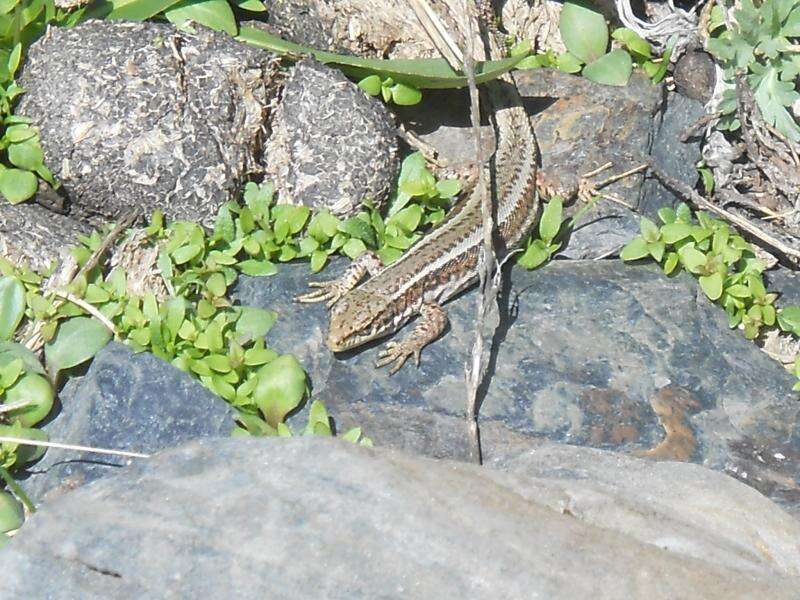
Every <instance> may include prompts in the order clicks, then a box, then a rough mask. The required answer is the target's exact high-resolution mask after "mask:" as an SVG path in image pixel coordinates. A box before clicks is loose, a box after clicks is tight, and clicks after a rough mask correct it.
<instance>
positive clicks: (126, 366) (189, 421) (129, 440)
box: [21, 342, 234, 502]
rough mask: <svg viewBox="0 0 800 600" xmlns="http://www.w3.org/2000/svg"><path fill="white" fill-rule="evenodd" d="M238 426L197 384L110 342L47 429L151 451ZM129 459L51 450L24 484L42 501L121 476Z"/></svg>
mask: <svg viewBox="0 0 800 600" xmlns="http://www.w3.org/2000/svg"><path fill="white" fill-rule="evenodd" d="M233 427H234V421H233V410H232V409H231V407H230V406H229V405H228V403H226V402H225V401H224V400H222V398H220V397H218V396H216V395H215V394H213V393H211V392H209V391H208V390H207V389H205V388H204V387H203V386H202V385H200V382H198V381H197V380H196V379H195V378H193V377H192V376H190V375H188V374H187V373H184V372H182V371H179V370H178V369H176V368H175V367H173V366H172V365H170V364H169V363H167V362H166V361H164V360H161V359H160V358H157V357H155V356H153V355H152V354H149V353H147V352H142V353H138V354H137V353H134V352H133V350H131V348H129V347H128V346H124V345H122V344H119V343H117V342H111V343H109V344H108V345H107V346H106V347H105V348H104V349H103V350H101V351H100V352H99V353H98V354H97V355H96V356H95V358H94V360H93V361H92V363H91V366H90V367H89V369H88V371H87V372H86V374H85V375H84V376H82V377H77V378H73V379H70V381H69V382H68V383H67V384H66V385H65V386H64V389H63V390H62V391H61V393H60V394H59V406H58V409H57V413H56V414H55V415H54V416H51V417H50V420H49V422H48V423H47V424H46V425H45V427H44V429H45V431H47V433H48V435H49V436H50V439H52V440H54V441H58V442H63V443H68V444H80V445H84V446H94V447H99V448H111V449H114V450H128V451H132V452H141V453H150V452H156V451H157V450H162V449H164V448H170V447H172V446H176V445H178V444H181V443H183V442H186V441H189V440H193V439H195V438H201V437H211V436H224V435H227V434H229V433H230V432H231V430H232V429H233ZM130 460H131V459H128V458H122V457H117V456H109V455H103V454H93V453H86V452H74V451H66V450H60V449H57V448H50V449H49V450H48V451H47V453H46V454H45V456H44V458H42V460H40V461H39V462H37V463H35V464H33V465H30V466H29V469H28V472H27V473H26V474H25V475H24V476H25V479H24V481H22V482H21V483H22V485H23V487H24V488H25V491H26V492H27V493H28V494H29V495H30V496H31V497H32V498H33V499H34V500H35V501H37V502H39V501H42V500H45V499H49V498H53V497H55V496H57V495H59V494H61V493H63V492H65V491H68V490H70V489H73V488H75V487H78V486H81V485H83V484H85V483H87V482H89V481H94V480H95V479H98V478H100V477H104V476H106V475H109V474H112V473H115V472H116V471H119V469H120V467H121V466H123V465H126V464H128V463H129V462H130Z"/></svg>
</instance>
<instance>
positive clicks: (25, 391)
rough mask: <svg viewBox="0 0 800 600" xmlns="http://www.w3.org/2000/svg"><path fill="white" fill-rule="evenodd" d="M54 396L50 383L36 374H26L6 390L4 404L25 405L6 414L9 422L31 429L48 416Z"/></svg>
mask: <svg viewBox="0 0 800 600" xmlns="http://www.w3.org/2000/svg"><path fill="white" fill-rule="evenodd" d="M54 397H55V394H54V392H53V387H52V386H51V385H50V382H49V381H47V379H45V378H44V377H42V376H41V375H39V374H37V373H27V374H25V375H24V376H23V377H22V378H21V379H20V380H19V381H17V382H16V383H15V384H14V385H13V386H11V387H10V388H9V389H7V390H6V396H5V403H6V404H17V403H23V402H24V403H25V404H26V406H24V407H23V408H19V409H16V410H12V411H10V412H8V413H6V415H5V416H6V417H7V418H8V419H9V420H10V421H14V420H17V421H19V422H20V424H22V426H23V427H33V426H34V425H36V424H37V423H39V422H40V421H41V420H42V419H44V418H45V417H46V416H47V415H49V414H50V411H51V410H52V408H53V399H54Z"/></svg>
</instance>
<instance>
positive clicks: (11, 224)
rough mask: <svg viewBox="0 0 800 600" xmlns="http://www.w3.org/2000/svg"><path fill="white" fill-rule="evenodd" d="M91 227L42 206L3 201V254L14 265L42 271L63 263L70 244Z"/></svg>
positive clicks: (0, 207) (0, 245) (0, 202)
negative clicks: (64, 253) (67, 246)
mask: <svg viewBox="0 0 800 600" xmlns="http://www.w3.org/2000/svg"><path fill="white" fill-rule="evenodd" d="M89 229H90V228H89V227H87V225H86V224H85V223H81V222H80V221H78V220H76V219H72V218H70V217H69V216H67V215H62V214H60V213H57V212H52V211H50V210H47V209H46V208H44V207H42V206H39V205H38V204H28V203H26V204H9V203H8V202H6V201H5V199H0V255H2V256H3V257H4V258H6V259H7V260H10V261H11V262H12V263H14V264H23V263H26V264H27V265H28V266H29V267H31V268H32V269H35V270H37V271H42V270H44V269H46V268H47V267H48V266H49V265H50V263H51V262H53V261H59V260H60V259H61V257H62V252H65V246H66V245H67V244H75V243H76V242H77V239H78V235H80V234H85V233H88V232H89Z"/></svg>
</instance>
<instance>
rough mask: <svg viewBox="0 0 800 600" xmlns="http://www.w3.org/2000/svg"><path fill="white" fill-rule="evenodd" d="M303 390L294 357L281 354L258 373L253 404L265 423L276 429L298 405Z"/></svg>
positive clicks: (300, 370)
mask: <svg viewBox="0 0 800 600" xmlns="http://www.w3.org/2000/svg"><path fill="white" fill-rule="evenodd" d="M306 389H307V386H306V374H305V371H303V367H301V366H300V363H299V362H297V359H296V358H295V357H294V356H292V355H291V354H284V355H282V356H279V357H278V358H276V359H275V360H273V361H272V362H270V363H268V364H266V365H264V366H263V367H261V369H259V371H258V384H257V385H256V388H255V390H254V391H253V400H254V401H255V403H256V405H257V406H258V408H259V410H260V411H261V413H262V414H263V415H264V418H265V419H266V421H267V423H269V424H270V425H271V426H272V427H277V426H278V423H281V422H283V420H284V418H285V417H286V415H287V414H289V413H290V412H291V411H292V410H294V409H295V408H297V407H298V406H299V405H300V402H301V401H302V399H303V396H305V394H306Z"/></svg>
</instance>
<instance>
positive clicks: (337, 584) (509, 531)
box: [0, 438, 800, 600]
mask: <svg viewBox="0 0 800 600" xmlns="http://www.w3.org/2000/svg"><path fill="white" fill-rule="evenodd" d="M586 463H588V465H587V464H586ZM498 466H501V467H502V468H503V469H504V471H505V472H503V471H500V470H495V469H490V468H480V467H477V466H474V465H468V464H459V463H452V462H447V461H443V462H438V461H431V460H426V459H421V458H413V457H409V456H406V455H403V454H400V453H393V452H388V451H386V450H381V449H368V448H360V447H357V446H355V445H351V444H348V443H347V442H343V441H338V440H321V439H312V438H300V439H297V438H296V439H290V440H279V439H272V440H264V439H249V440H242V439H225V440H204V441H200V442H194V443H191V444H189V445H186V446H183V447H181V448H179V449H175V450H172V451H168V452H166V453H163V454H160V455H158V456H155V457H153V458H152V459H150V460H148V461H140V462H137V463H136V465H135V466H133V467H130V468H128V469H126V470H125V471H123V472H121V473H120V474H119V476H115V477H110V478H106V479H104V480H101V481H97V482H94V483H93V484H91V485H88V486H85V487H83V488H81V489H80V490H77V491H75V492H73V493H70V494H67V495H65V496H64V497H62V498H60V499H59V500H58V501H56V502H55V503H53V504H50V505H48V506H46V507H45V508H43V509H42V510H41V511H40V512H39V513H37V514H36V515H34V516H33V517H32V518H31V519H30V521H29V522H28V523H27V524H26V525H25V527H24V528H23V529H22V530H21V531H20V533H19V534H18V535H17V536H16V537H15V539H14V540H13V541H12V542H11V544H10V545H9V546H7V547H6V548H5V549H4V550H3V552H2V553H0V569H2V571H3V573H4V578H3V590H4V593H5V594H8V595H9V597H15V598H49V597H52V598H59V599H64V600H70V599H73V598H74V599H81V600H84V599H88V600H91V599H95V598H98V599H99V598H103V599H105V598H142V597H159V598H195V597H208V598H243V599H246V598H265V597H283V598H378V597H379V598H442V597H465V598H533V597H537V598H538V597H542V598H556V597H558V598H597V599H604V598H609V599H610V598H613V599H618V598H653V599H658V598H687V599H689V598H703V599H704V600H714V599H725V600H728V599H730V598H754V597H764V598H770V599H773V598H774V599H782V598H795V597H796V595H797V586H798V585H799V584H800V577H798V574H800V547H798V540H799V539H800V524H798V523H797V522H796V521H794V520H793V519H791V518H790V517H789V516H788V515H786V514H785V513H783V512H782V511H781V510H780V509H778V508H777V507H775V506H774V504H772V503H771V502H769V501H768V500H766V499H765V498H763V497H762V496H761V495H760V494H758V493H757V492H755V491H753V490H749V489H747V488H746V487H745V486H743V485H741V484H739V483H737V482H735V481H733V480H730V479H727V478H725V477H723V476H721V475H719V474H716V473H713V472H711V471H708V470H706V469H702V468H700V467H696V466H694V465H685V464H670V463H666V464H654V463H649V462H644V461H641V460H635V459H629V458H625V457H619V456H617V455H614V454H613V453H605V452H600V451H587V450H581V449H575V448H570V447H545V448H544V449H542V450H536V451H533V452H528V453H525V454H522V455H516V456H514V457H511V458H507V459H506V461H505V463H504V464H503V465H500V464H499V463H498ZM620 480H622V481H620ZM670 486H671V487H670ZM662 494H663V495H662Z"/></svg>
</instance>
